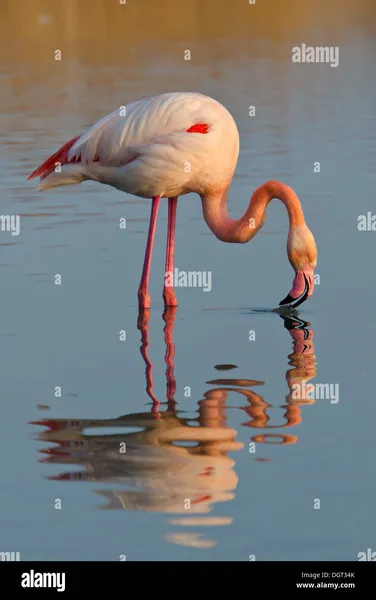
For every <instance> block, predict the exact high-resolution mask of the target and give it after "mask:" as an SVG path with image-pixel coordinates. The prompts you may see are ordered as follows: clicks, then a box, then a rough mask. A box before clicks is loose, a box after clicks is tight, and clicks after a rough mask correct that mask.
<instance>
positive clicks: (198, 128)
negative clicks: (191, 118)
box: [187, 123, 209, 133]
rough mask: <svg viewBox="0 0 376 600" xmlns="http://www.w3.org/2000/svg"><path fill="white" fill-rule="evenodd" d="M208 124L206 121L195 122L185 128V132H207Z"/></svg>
mask: <svg viewBox="0 0 376 600" xmlns="http://www.w3.org/2000/svg"><path fill="white" fill-rule="evenodd" d="M208 131H209V125H208V124H207V123H196V125H192V127H190V128H189V129H187V133H208Z"/></svg>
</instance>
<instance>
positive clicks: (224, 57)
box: [0, 0, 376, 561]
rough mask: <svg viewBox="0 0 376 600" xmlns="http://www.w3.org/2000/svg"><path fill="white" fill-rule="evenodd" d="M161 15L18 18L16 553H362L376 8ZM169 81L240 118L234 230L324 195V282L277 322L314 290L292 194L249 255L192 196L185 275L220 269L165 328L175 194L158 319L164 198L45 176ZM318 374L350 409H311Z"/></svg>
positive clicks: (4, 371) (3, 246) (14, 51)
mask: <svg viewBox="0 0 376 600" xmlns="http://www.w3.org/2000/svg"><path fill="white" fill-rule="evenodd" d="M89 4H90V7H91V8H90V9H89ZM157 4H158V8H156V5H155V4H153V3H151V2H145V3H144V6H143V8H142V9H141V8H137V7H135V6H131V5H129V3H128V5H127V6H126V7H125V6H123V7H116V8H115V7H112V8H111V9H109V8H108V7H107V8H104V2H101V1H98V2H91V3H86V2H82V3H80V8H79V9H78V8H77V6H76V3H75V2H73V1H72V2H71V1H67V2H62V1H60V0H59V1H58V0H57V1H56V2H55V3H54V7H53V8H48V10H46V7H45V5H44V3H43V2H38V1H37V0H35V1H31V0H30V2H28V3H26V2H22V1H21V0H18V1H13V2H6V3H5V5H6V9H5V13H4V19H3V24H2V26H1V27H2V35H1V42H0V48H1V57H2V58H1V78H2V90H3V94H2V100H1V120H2V127H1V137H2V140H1V141H2V161H1V167H0V168H1V173H0V174H1V180H0V181H1V184H0V185H1V211H2V215H15V214H18V215H20V217H21V231H20V235H19V236H12V235H11V233H10V232H8V231H5V230H4V231H1V232H0V251H1V252H0V254H1V256H0V269H1V271H0V273H1V282H2V285H1V291H2V293H1V304H2V320H1V326H0V351H1V361H0V377H1V383H2V402H1V408H0V440H1V442H0V443H1V452H0V465H1V466H0V469H1V498H0V506H1V512H0V532H1V536H0V542H1V543H0V551H19V552H20V553H21V560H51V559H52V560H119V557H120V556H121V555H126V557H127V560H142V559H146V560H200V561H201V560H244V561H247V560H248V559H249V558H248V557H249V556H250V555H254V556H255V557H256V560H297V559H300V560H357V554H358V553H359V552H362V551H366V549H367V548H372V549H373V550H376V524H375V516H374V515H375V512H374V506H375V501H376V482H375V470H374V467H373V458H374V448H375V442H374V440H375V437H374V429H375V426H376V405H375V398H374V380H373V373H374V358H375V356H374V339H375V334H376V327H375V317H374V307H375V300H376V298H375V295H376V285H375V277H374V268H373V262H374V258H375V248H376V237H375V236H376V233H375V232H359V231H358V229H357V219H358V216H359V215H364V214H367V212H369V211H370V212H372V211H374V210H375V209H374V206H375V198H374V196H375V194H374V191H375V168H374V164H375V149H376V119H375V104H376V103H375V97H376V96H375V94H376V84H375V82H376V65H375V61H374V56H375V51H376V44H375V41H374V40H375V27H374V26H372V25H370V23H372V22H373V23H375V8H374V6H373V4H372V3H371V2H369V3H368V2H366V1H363V2H359V3H358V5H357V8H355V5H354V4H353V3H351V2H336V1H334V0H333V2H332V3H331V7H330V8H328V7H326V3H325V2H324V3H321V4H320V2H317V3H314V7H313V6H312V7H311V8H310V9H308V7H307V8H305V9H304V8H302V6H301V4H302V3H300V2H297V1H296V2H295V1H293V0H291V1H290V2H284V3H279V2H278V3H277V2H276V3H273V2H271V3H269V5H268V6H256V5H255V6H248V5H246V4H245V3H242V2H235V3H233V4H232V8H231V11H230V9H229V7H225V6H223V7H218V3H216V2H211V1H210V2H207V7H206V9H205V11H204V10H203V9H202V7H201V5H200V3H199V2H198V1H197V2H190V3H186V2H183V1H181V2H174V3H172V2H167V1H166V2H159V3H157ZM282 5H283V6H282ZM85 7H86V8H85ZM88 11H89V13H90V14H89V13H88ZM167 15H168V18H167ZM292 17H293V18H292ZM158 19H160V23H161V25H160V26H158V27H156V23H157V20H158ZM303 42H305V43H307V44H312V45H330V46H339V48H340V59H339V66H338V67H337V68H331V67H330V66H329V65H327V64H326V65H325V64H323V65H317V64H309V65H307V64H306V65H303V64H293V63H292V62H291V48H292V47H293V46H295V45H299V44H301V43H303ZM56 49H60V50H61V51H62V60H61V61H55V60H54V52H55V50H56ZM186 49H190V50H191V55H192V57H191V61H184V51H185V50H186ZM165 91H199V92H202V93H205V94H209V95H211V96H213V97H215V98H217V99H218V100H220V101H221V102H223V103H224V104H225V105H226V106H227V107H228V108H229V110H230V111H231V113H232V114H233V115H234V118H235V120H236V122H237V125H238V129H239V133H240V143H241V153H240V158H239V162H238V166H237V169H236V173H235V176H234V180H233V186H232V190H231V193H230V204H229V209H230V213H231V215H232V216H233V217H234V218H235V217H236V218H237V217H239V216H241V215H242V214H243V213H244V211H245V209H246V207H247V205H248V201H249V197H250V195H251V193H252V191H253V190H254V189H255V188H256V187H257V186H259V185H260V184H261V183H263V182H264V181H266V180H267V179H271V178H274V179H280V180H282V181H285V182H286V183H288V184H289V185H291V186H292V187H293V188H294V189H295V190H296V192H297V194H298V195H299V197H300V198H301V201H302V204H303V208H304V211H305V214H306V220H307V223H308V225H309V227H310V228H311V230H312V231H313V233H314V235H315V238H316V242H317V246H318V250H319V261H318V266H317V271H316V272H317V274H318V275H319V278H320V282H319V285H316V289H315V293H314V295H313V297H312V298H311V299H310V300H309V302H307V303H306V304H304V305H303V307H301V309H299V312H298V313H297V314H295V315H290V316H289V317H287V316H285V317H283V316H280V315H278V314H275V313H272V312H268V311H269V310H270V309H272V308H273V307H275V306H276V305H277V304H278V303H279V301H280V300H281V299H282V298H284V296H285V295H286V293H287V292H288V290H289V289H290V287H291V282H292V276H293V272H292V269H291V267H290V265H289V263H288V261H287V258H286V250H285V246H286V236H287V228H288V220H287V215H286V212H285V209H284V207H283V205H282V204H281V203H279V202H278V201H273V202H272V203H271V205H270V206H269V209H268V215H267V221H266V225H265V227H264V229H263V230H262V231H261V232H260V233H259V235H257V237H256V238H255V239H254V240H253V241H252V242H251V243H250V244H246V245H244V246H243V245H232V244H224V243H221V242H219V241H218V240H217V239H216V238H215V237H214V236H213V235H212V234H211V232H210V231H209V230H208V228H207V226H206V224H205V222H204V220H203V218H202V213H201V202H200V199H199V198H198V197H197V196H194V195H188V196H185V197H183V198H181V200H180V202H179V206H178V223H177V247H176V266H177V267H178V268H179V269H180V270H184V271H210V272H211V274H212V289H211V291H210V292H204V291H203V290H202V289H200V288H178V289H177V295H178V299H179V303H180V304H179V307H178V309H177V310H170V311H168V312H167V313H166V314H164V315H163V303H162V297H161V294H162V285H163V272H164V258H165V240H166V225H167V207H166V204H167V202H166V201H164V202H163V203H162V207H161V210H160V218H159V221H158V228H157V235H156V241H155V248H154V255H153V264H152V273H151V285H150V292H151V296H152V301H153V304H152V309H151V311H150V313H149V314H148V315H146V316H145V318H144V319H143V320H141V321H139V322H138V306H137V288H138V284H139V279H140V274H141V267H142V260H143V254H144V249H145V241H146V235H147V228H148V220H149V210H150V204H149V202H148V201H146V200H141V199H136V198H134V197H132V196H128V195H126V194H123V193H121V192H118V191H116V190H113V189H111V188H109V187H105V186H100V185H98V184H94V183H85V184H83V185H81V186H77V187H73V186H72V187H71V188H68V187H67V188H60V189H56V190H49V191H47V192H37V191H36V190H35V185H34V180H33V181H31V182H27V181H26V178H27V176H28V175H29V174H30V172H31V171H32V170H33V169H34V168H35V167H36V166H38V165H39V164H40V163H41V162H42V161H43V160H44V159H45V158H46V157H47V156H49V155H50V154H52V153H53V152H54V151H55V150H56V149H57V148H58V147H60V145H62V143H64V142H65V141H66V140H67V139H70V138H71V137H73V135H75V134H76V133H79V132H80V131H82V130H84V129H85V128H86V127H88V126H89V125H90V124H91V123H93V122H94V121H96V120H97V119H99V118H100V117H101V116H103V115H104V114H107V113H108V112H110V111H112V110H113V109H114V108H116V107H117V106H120V105H123V104H126V103H128V102H131V101H133V100H135V99H138V98H142V97H147V96H150V95H154V94H157V93H161V92H165ZM250 106H255V107H256V114H255V116H254V117H250V116H249V107H250ZM315 162H319V163H320V172H314V166H313V165H314V163H315ZM121 218H126V220H127V226H126V229H125V230H123V229H120V228H119V219H121ZM56 275H60V276H61V285H55V276H56ZM260 309H261V310H260ZM121 331H125V332H126V340H125V341H121V340H120V339H119V335H120V332H121ZM250 332H254V333H253V334H252V333H250ZM250 338H251V339H250ZM303 382H306V383H307V384H308V383H309V382H311V383H323V384H333V385H337V386H338V388H337V389H338V390H339V397H338V400H339V401H338V402H337V403H336V402H331V401H330V399H329V398H328V397H323V398H321V399H320V398H316V399H308V398H307V399H305V400H302V401H299V400H296V399H294V396H293V385H294V384H295V383H300V384H301V383H303ZM57 386H60V387H61V396H60V395H59V392H56V389H57ZM187 500H189V501H190V503H189V502H188V503H187ZM318 501H319V503H318ZM189 504H190V506H189ZM318 504H319V505H320V508H319V509H318V508H316V509H315V508H314V506H316V507H317V506H318Z"/></svg>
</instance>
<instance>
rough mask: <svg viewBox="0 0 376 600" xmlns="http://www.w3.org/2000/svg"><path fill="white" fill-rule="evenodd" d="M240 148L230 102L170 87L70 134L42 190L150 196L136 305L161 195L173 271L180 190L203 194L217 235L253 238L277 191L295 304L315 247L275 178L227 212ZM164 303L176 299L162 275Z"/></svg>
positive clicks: (309, 279)
mask: <svg viewBox="0 0 376 600" xmlns="http://www.w3.org/2000/svg"><path fill="white" fill-rule="evenodd" d="M238 154H239V134H238V130H237V127H236V124H235V121H234V119H233V118H232V116H231V114H230V113H229V112H228V111H227V109H226V108H225V107H224V106H223V105H222V104H220V103H219V102H217V101H216V100H214V99H213V98H209V97H207V96H204V95H202V94H197V93H186V92H184V93H168V94H162V95H159V96H155V97H152V98H146V99H144V100H139V101H137V102H132V103H131V104H128V105H127V106H123V107H120V108H119V109H117V110H115V111H114V112H112V113H111V114H109V115H107V116H106V117H104V118H103V119H101V120H100V121H98V122H97V123H96V124H95V125H94V126H93V127H92V128H91V129H89V130H88V131H87V132H85V133H83V134H82V135H79V136H77V137H74V138H73V139H71V140H69V141H68V142H67V143H66V144H64V145H63V146H62V147H61V148H60V149H59V150H58V151H57V152H56V153H55V154H53V155H52V156H51V157H50V158H48V159H47V160H46V161H45V162H44V163H43V164H42V165H41V166H40V167H38V168H37V169H36V170H35V171H34V172H33V173H32V174H31V175H30V176H29V177H28V179H32V178H33V177H37V176H40V180H41V181H40V184H39V186H38V189H39V190H46V189H49V188H54V187H57V186H61V185H71V184H77V183H81V182H82V181H85V180H89V179H91V180H94V181H97V182H99V183H104V184H107V185H111V186H112V187H114V188H116V189H118V190H122V191H124V192H127V193H129V194H133V195H135V196H138V197H141V198H151V199H152V205H151V215H150V225H149V233H148V239H147V244H146V252H145V259H144V266H143V270H142V277H141V282H140V286H139V290H138V298H139V307H140V309H146V308H150V303H151V301H150V296H149V291H148V284H149V273H150V265H151V258H152V250H153V242H154V234H155V227H156V221H157V215H158V208H159V203H160V199H161V198H168V234H167V248H166V269H165V273H166V274H168V273H173V272H174V246H175V222H176V210H177V201H178V196H182V195H184V194H188V193H190V192H195V193H197V194H199V195H200V197H201V201H202V210H203V216H204V219H205V221H206V223H207V225H208V226H209V228H210V229H211V231H212V232H213V233H214V234H215V236H216V237H217V238H218V239H219V240H221V241H223V242H229V243H240V244H242V243H244V242H248V241H249V240H251V239H252V238H253V237H254V236H255V235H256V233H257V232H258V231H259V230H260V229H261V227H262V226H263V225H264V222H265V218H266V207H267V205H268V204H269V202H270V201H271V200H272V199H273V198H279V199H280V200H281V201H282V202H283V203H284V205H285V207H286V209H287V212H288V216H289V234H288V239H287V255H288V259H289V262H290V264H291V266H292V267H293V269H294V271H295V277H294V281H293V286H292V289H291V291H290V292H289V294H288V295H287V296H286V298H285V299H284V300H282V301H281V302H280V306H281V305H282V306H287V307H288V308H296V307H297V306H298V305H299V304H301V303H302V302H304V301H305V300H306V299H307V298H309V297H310V296H311V295H312V293H313V289H314V269H315V267H316V262H317V250H316V244H315V240H314V237H313V235H312V233H311V231H310V230H309V228H308V227H307V225H306V223H305V219H304V214H303V210H302V207H301V204H300V202H299V199H298V197H297V195H296V194H295V192H294V191H293V190H292V189H291V188H290V187H289V186H287V185H286V184H284V183H281V182H279V181H267V182H266V183H264V184H263V185H262V186H260V187H259V188H258V189H256V190H255V192H254V193H253V194H252V197H251V200H250V203H249V206H248V208H247V210H246V212H245V214H244V215H243V217H241V218H240V219H238V220H232V219H231V218H230V216H229V214H228V211H227V196H228V191H229V188H230V185H231V181H232V178H233V174H234V171H235V167H236V164H237V160H238ZM163 298H164V302H165V306H166V307H168V306H177V301H176V296H175V292H174V289H173V286H172V285H170V284H168V283H167V282H166V275H165V283H164V290H163Z"/></svg>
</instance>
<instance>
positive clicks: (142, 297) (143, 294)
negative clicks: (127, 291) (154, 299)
mask: <svg viewBox="0 0 376 600" xmlns="http://www.w3.org/2000/svg"><path fill="white" fill-rule="evenodd" d="M150 306H151V298H150V295H149V292H148V291H147V290H143V289H141V288H140V289H139V290H138V307H139V310H140V311H142V310H146V309H148V308H150Z"/></svg>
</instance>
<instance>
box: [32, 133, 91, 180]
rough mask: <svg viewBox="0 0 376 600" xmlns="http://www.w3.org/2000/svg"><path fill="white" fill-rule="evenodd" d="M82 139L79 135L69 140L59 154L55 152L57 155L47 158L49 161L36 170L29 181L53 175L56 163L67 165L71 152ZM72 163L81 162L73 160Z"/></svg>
mask: <svg viewBox="0 0 376 600" xmlns="http://www.w3.org/2000/svg"><path fill="white" fill-rule="evenodd" d="M80 137H81V136H80V135H77V136H76V137H74V138H73V139H71V140H69V142H66V143H65V144H64V146H62V147H61V148H60V149H59V150H58V151H57V152H55V154H53V155H52V156H50V157H49V158H47V160H46V161H45V162H44V163H43V164H42V165H41V166H40V167H38V168H37V169H35V171H33V173H32V174H31V175H29V177H28V179H33V177H38V176H39V177H42V176H43V179H44V178H45V177H47V175H49V174H50V173H52V171H53V170H54V169H55V166H56V163H60V164H61V165H65V164H67V162H68V153H69V150H70V149H71V148H72V146H73V144H74V143H75V142H77V140H78V139H79V138H80ZM71 162H72V163H73V162H79V160H77V159H73V160H72V161H71Z"/></svg>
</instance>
